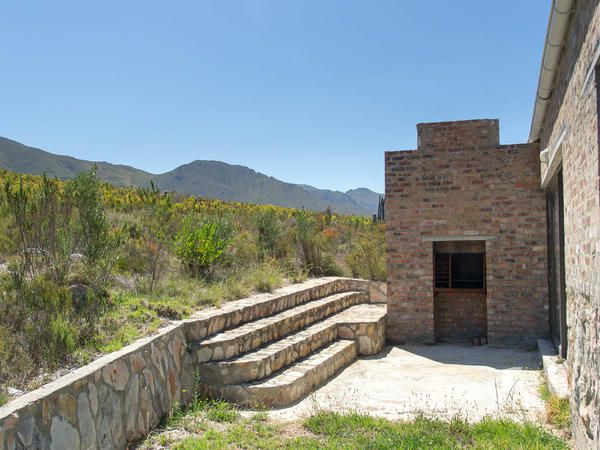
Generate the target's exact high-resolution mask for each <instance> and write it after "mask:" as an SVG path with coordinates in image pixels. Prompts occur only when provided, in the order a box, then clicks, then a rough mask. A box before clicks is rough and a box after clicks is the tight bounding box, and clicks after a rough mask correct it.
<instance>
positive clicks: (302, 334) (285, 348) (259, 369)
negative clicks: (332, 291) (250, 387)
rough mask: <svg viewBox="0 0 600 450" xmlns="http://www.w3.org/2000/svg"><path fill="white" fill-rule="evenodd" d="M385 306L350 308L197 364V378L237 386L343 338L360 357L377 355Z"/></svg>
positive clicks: (212, 382)
mask: <svg viewBox="0 0 600 450" xmlns="http://www.w3.org/2000/svg"><path fill="white" fill-rule="evenodd" d="M385 314H386V308H385V305H373V304H360V305H356V306H351V307H350V308H347V309H345V310H343V311H342V312H340V313H338V314H335V315H333V316H331V317H329V318H327V319H324V320H322V321H320V322H317V323H315V324H312V325H310V326H308V327H306V328H304V329H302V330H300V331H298V332H295V333H292V334H290V335H288V336H286V337H284V338H283V339H281V340H279V341H275V342H272V343H270V344H268V345H266V346H264V347H261V348H259V349H256V350H253V351H250V352H248V353H246V354H244V355H241V356H238V357H235V358H232V359H230V360H225V361H210V362H206V363H201V364H199V365H198V369H199V370H198V373H199V379H200V382H202V383H208V384H223V385H225V384H239V383H247V382H251V381H255V380H261V379H264V378H266V377H269V376H270V375H271V374H273V373H275V372H277V371H278V370H280V369H282V368H283V367H285V366H288V365H290V364H292V363H293V362H295V361H297V360H298V359H301V358H304V357H306V356H307V355H309V354H310V353H312V352H315V351H316V350H317V349H319V348H321V347H324V346H326V345H328V344H330V343H331V342H333V341H335V340H336V339H337V338H338V335H339V334H340V331H341V334H342V335H343V337H344V338H346V339H354V340H355V341H356V343H357V351H358V353H359V354H361V355H370V354H375V353H378V352H379V351H380V350H381V348H382V347H383V344H384V341H385Z"/></svg>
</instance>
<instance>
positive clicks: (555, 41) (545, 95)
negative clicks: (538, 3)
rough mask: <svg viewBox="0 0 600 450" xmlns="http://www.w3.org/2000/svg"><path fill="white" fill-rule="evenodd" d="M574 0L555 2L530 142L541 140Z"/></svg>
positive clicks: (557, 0)
mask: <svg viewBox="0 0 600 450" xmlns="http://www.w3.org/2000/svg"><path fill="white" fill-rule="evenodd" d="M573 3H574V2H573V0H553V2H552V9H551V11H550V20H549V21H548V30H547V31H546V43H545V46H544V47H545V48H544V55H543V57H542V67H541V68H540V78H539V81H538V88H537V93H536V96H535V106H534V107H533V118H532V119H531V129H530V131H529V142H535V141H537V140H538V139H539V138H540V133H541V131H542V127H543V125H544V118H545V117H546V109H547V108H548V103H549V102H550V98H551V97H552V88H553V87H554V78H555V76H556V70H557V69H558V62H559V59H560V54H561V51H562V47H563V44H564V41H565V35H566V34H567V30H568V28H569V19H570V16H571V13H572V12H573V9H572V7H573Z"/></svg>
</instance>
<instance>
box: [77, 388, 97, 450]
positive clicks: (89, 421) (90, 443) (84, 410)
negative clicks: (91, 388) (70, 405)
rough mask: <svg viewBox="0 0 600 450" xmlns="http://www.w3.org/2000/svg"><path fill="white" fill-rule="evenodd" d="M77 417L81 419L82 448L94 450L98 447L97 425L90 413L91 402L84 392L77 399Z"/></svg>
mask: <svg viewBox="0 0 600 450" xmlns="http://www.w3.org/2000/svg"><path fill="white" fill-rule="evenodd" d="M77 417H79V432H80V434H81V448H82V449H90V448H94V447H95V445H96V424H95V423H94V419H93V417H92V414H91V412H90V402H89V400H88V398H87V396H86V395H85V393H83V392H82V393H81V394H79V397H78V398H77Z"/></svg>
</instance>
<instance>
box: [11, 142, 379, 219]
mask: <svg viewBox="0 0 600 450" xmlns="http://www.w3.org/2000/svg"><path fill="white" fill-rule="evenodd" d="M94 164H95V165H96V166H97V168H98V176H99V177H100V178H101V179H102V180H105V181H107V182H109V183H112V184H114V185H116V186H145V185H148V184H149V183H150V181H153V182H154V183H155V184H156V185H157V186H158V187H159V188H160V189H164V190H169V191H176V192H179V193H181V194H189V195H197V196H201V197H206V198H216V199H221V200H230V201H240V202H246V203H257V204H270V205H278V206H287V207H290V208H306V209H310V210H316V211H323V210H325V209H326V208H328V207H330V208H331V209H332V210H333V211H335V212H337V213H341V214H357V215H371V214H375V213H376V212H377V205H378V200H379V196H380V195H381V194H378V193H376V192H373V191H371V190H370V189H367V188H358V189H351V190H349V191H346V192H341V191H331V190H327V189H318V188H315V187H313V186H308V185H304V184H293V183H286V182H284V181H281V180H278V179H276V178H273V177H270V176H267V175H264V174H262V173H259V172H256V171H254V170H252V169H250V168H248V167H244V166H238V165H232V164H227V163H224V162H220V161H206V160H197V161H192V162H190V163H188V164H184V165H182V166H179V167H176V168H175V169H173V170H171V171H168V172H165V173H162V174H152V173H149V172H145V171H143V170H140V169H136V168H135V167H131V166H125V165H119V164H111V163H108V162H96V161H86V160H82V159H77V158H73V157H71V156H63V155H56V154H54V153H50V152H47V151H44V150H41V149H39V148H34V147H29V146H27V145H24V144H21V143H19V142H16V141H13V140H11V139H7V138H3V137H0V168H3V169H8V170H11V171H13V172H18V173H30V174H35V175H41V174H43V173H46V175H48V176H53V177H54V176H55V177H58V178H62V179H68V178H73V177H75V176H76V175H77V174H78V173H79V172H83V171H86V170H89V169H90V167H92V166H93V165H94Z"/></svg>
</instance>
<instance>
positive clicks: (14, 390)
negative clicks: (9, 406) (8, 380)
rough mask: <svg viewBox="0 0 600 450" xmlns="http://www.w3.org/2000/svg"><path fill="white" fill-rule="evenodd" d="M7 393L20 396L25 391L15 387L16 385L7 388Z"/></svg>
mask: <svg viewBox="0 0 600 450" xmlns="http://www.w3.org/2000/svg"><path fill="white" fill-rule="evenodd" d="M6 393H7V394H8V396H9V397H19V396H20V395H23V394H24V393H25V392H24V391H22V390H20V389H17V388H14V387H9V388H7V389H6Z"/></svg>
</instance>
